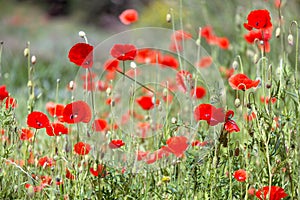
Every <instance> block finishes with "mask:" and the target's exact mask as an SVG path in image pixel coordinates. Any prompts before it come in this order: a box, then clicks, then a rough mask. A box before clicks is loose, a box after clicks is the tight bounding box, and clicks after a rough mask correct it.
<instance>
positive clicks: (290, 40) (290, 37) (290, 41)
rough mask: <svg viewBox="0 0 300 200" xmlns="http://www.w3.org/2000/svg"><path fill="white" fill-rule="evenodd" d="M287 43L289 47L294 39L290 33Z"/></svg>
mask: <svg viewBox="0 0 300 200" xmlns="http://www.w3.org/2000/svg"><path fill="white" fill-rule="evenodd" d="M288 43H289V45H291V46H293V45H294V37H293V35H292V34H291V33H290V34H289V35H288Z"/></svg>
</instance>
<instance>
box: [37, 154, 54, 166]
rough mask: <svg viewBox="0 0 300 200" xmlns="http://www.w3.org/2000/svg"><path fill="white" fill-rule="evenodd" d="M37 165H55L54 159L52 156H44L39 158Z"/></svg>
mask: <svg viewBox="0 0 300 200" xmlns="http://www.w3.org/2000/svg"><path fill="white" fill-rule="evenodd" d="M38 165H39V166H41V167H52V166H54V165H55V161H54V160H53V159H52V158H49V157H48V156H45V157H42V158H40V159H39V161H38Z"/></svg>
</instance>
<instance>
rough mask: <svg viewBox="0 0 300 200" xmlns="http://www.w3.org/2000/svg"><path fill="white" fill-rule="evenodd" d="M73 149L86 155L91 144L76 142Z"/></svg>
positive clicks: (79, 153)
mask: <svg viewBox="0 0 300 200" xmlns="http://www.w3.org/2000/svg"><path fill="white" fill-rule="evenodd" d="M74 151H75V153H77V154H78V155H87V154H88V153H89V152H90V151H91V145H89V144H87V143H84V142H78V143H76V144H75V145H74Z"/></svg>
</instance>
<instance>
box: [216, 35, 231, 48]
mask: <svg viewBox="0 0 300 200" xmlns="http://www.w3.org/2000/svg"><path fill="white" fill-rule="evenodd" d="M217 45H218V46H219V47H220V48H221V49H226V50H227V49H229V46H230V42H229V40H228V38H227V37H218V38H217Z"/></svg>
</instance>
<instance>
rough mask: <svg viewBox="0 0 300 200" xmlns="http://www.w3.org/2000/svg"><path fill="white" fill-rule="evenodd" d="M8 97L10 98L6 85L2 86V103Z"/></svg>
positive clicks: (0, 94)
mask: <svg viewBox="0 0 300 200" xmlns="http://www.w3.org/2000/svg"><path fill="white" fill-rule="evenodd" d="M6 97H8V92H7V90H6V86H5V85H1V86H0V101H3V100H4V99H5V98H6Z"/></svg>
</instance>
